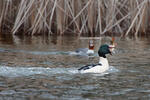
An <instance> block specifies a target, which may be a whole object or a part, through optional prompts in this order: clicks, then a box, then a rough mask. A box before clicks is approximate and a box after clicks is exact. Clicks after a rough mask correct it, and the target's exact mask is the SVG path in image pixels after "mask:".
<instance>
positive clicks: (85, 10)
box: [0, 0, 150, 36]
mask: <svg viewBox="0 0 150 100" xmlns="http://www.w3.org/2000/svg"><path fill="white" fill-rule="evenodd" d="M149 28H150V1H149V0H0V31H7V32H10V33H12V34H17V33H18V34H19V33H24V34H31V35H34V34H39V33H42V34H45V33H48V34H65V33H68V32H69V33H75V34H78V35H81V34H83V33H90V35H91V36H93V35H94V34H105V33H107V32H109V33H119V34H120V35H129V34H131V33H134V35H138V34H139V33H146V32H147V31H148V29H149Z"/></svg>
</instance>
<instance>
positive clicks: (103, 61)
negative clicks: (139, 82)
mask: <svg viewBox="0 0 150 100" xmlns="http://www.w3.org/2000/svg"><path fill="white" fill-rule="evenodd" d="M99 63H100V64H102V66H105V67H109V64H108V60H107V58H104V57H100V58H99Z"/></svg>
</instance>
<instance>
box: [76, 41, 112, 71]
mask: <svg viewBox="0 0 150 100" xmlns="http://www.w3.org/2000/svg"><path fill="white" fill-rule="evenodd" d="M113 50H114V47H113V46H112V45H107V44H104V45H101V46H100V48H99V50H98V55H99V63H98V64H90V65H86V66H83V67H81V68H79V69H78V71H79V72H81V73H103V72H105V71H106V70H108V69H109V63H108V60H107V58H106V54H111V55H112V51H113Z"/></svg>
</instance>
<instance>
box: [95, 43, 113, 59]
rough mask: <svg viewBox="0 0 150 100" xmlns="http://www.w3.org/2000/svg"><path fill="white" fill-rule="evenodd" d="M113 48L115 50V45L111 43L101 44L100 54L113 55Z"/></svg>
mask: <svg viewBox="0 0 150 100" xmlns="http://www.w3.org/2000/svg"><path fill="white" fill-rule="evenodd" d="M113 50H114V47H112V46H111V45H107V44H104V45H101V46H100V48H99V50H98V55H99V56H100V57H104V58H106V54H110V55H112V52H113Z"/></svg>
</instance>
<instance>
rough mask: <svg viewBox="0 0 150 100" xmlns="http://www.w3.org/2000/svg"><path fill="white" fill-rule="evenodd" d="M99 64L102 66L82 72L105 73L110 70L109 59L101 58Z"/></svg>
mask: <svg viewBox="0 0 150 100" xmlns="http://www.w3.org/2000/svg"><path fill="white" fill-rule="evenodd" d="M99 63H100V64H101V65H96V66H95V67H92V68H90V69H87V70H82V71H81V73H103V72H105V71H106V70H108V69H109V64H108V60H107V58H103V57H100V60H99Z"/></svg>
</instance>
